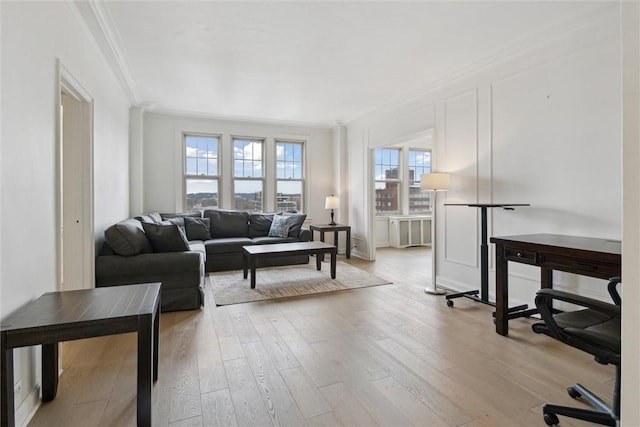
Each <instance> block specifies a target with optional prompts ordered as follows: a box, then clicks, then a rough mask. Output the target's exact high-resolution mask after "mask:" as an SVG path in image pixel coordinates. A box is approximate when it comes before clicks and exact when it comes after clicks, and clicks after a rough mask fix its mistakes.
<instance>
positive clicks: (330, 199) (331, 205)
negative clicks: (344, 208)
mask: <svg viewBox="0 0 640 427" xmlns="http://www.w3.org/2000/svg"><path fill="white" fill-rule="evenodd" d="M339 205H340V199H338V196H334V195H331V196H327V198H326V200H325V202H324V208H325V209H338V206H339Z"/></svg>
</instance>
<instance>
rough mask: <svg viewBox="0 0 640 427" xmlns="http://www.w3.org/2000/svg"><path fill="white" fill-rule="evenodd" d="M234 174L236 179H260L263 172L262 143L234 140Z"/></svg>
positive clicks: (258, 141)
mask: <svg viewBox="0 0 640 427" xmlns="http://www.w3.org/2000/svg"><path fill="white" fill-rule="evenodd" d="M233 158H234V159H236V160H235V161H234V168H233V173H234V176H236V177H251V178H258V177H262V176H263V172H262V141H260V140H247V139H234V140H233Z"/></svg>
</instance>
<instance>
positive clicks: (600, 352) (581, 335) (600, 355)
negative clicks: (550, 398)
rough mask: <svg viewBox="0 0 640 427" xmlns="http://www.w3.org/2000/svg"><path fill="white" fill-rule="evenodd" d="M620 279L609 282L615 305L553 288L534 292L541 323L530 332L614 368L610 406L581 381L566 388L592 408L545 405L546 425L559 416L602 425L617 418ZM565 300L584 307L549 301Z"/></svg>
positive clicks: (555, 422)
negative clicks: (556, 306)
mask: <svg viewBox="0 0 640 427" xmlns="http://www.w3.org/2000/svg"><path fill="white" fill-rule="evenodd" d="M618 283H620V278H619V277H615V278H612V279H611V280H610V281H609V286H608V289H609V294H610V295H611V298H612V299H613V301H614V303H615V304H610V303H606V302H603V301H599V300H595V299H592V298H587V297H583V296H580V295H575V294H570V293H568V292H563V291H559V290H556V289H541V290H539V291H538V293H537V295H536V299H535V301H536V306H537V307H538V310H539V311H540V315H541V316H542V320H543V321H544V323H536V324H534V325H533V331H534V332H536V333H541V334H546V335H549V336H550V337H552V338H555V339H557V340H559V341H562V342H563V343H566V344H568V345H570V346H572V347H575V348H577V349H580V350H582V351H585V352H587V353H590V354H592V355H594V356H595V360H596V362H598V363H602V364H603V365H606V364H612V365H615V367H616V382H615V386H614V390H613V407H610V406H608V405H607V404H606V403H605V402H603V401H602V400H601V399H600V398H598V397H597V396H596V395H595V394H593V393H592V392H590V391H589V390H587V389H586V388H585V387H583V386H582V385H580V384H575V385H573V386H571V387H569V388H568V389H567V393H569V396H571V397H572V398H574V399H577V398H580V397H581V398H582V399H584V400H585V401H587V402H588V403H589V404H591V406H592V407H593V408H594V409H593V410H587V409H579V408H571V407H567V406H558V405H552V404H546V405H544V407H543V409H542V413H543V416H544V421H545V423H547V425H550V426H552V425H556V424H558V423H559V420H558V415H564V416H567V417H570V418H577V419H580V420H584V421H589V422H594V423H598V424H603V425H609V426H615V425H616V423H617V421H618V420H619V419H620V360H621V355H620V341H621V340H620V309H621V299H620V295H619V293H618V291H617V289H616V286H617V285H618ZM553 300H558V301H565V302H568V303H572V304H576V305H579V306H581V307H584V308H583V309H581V310H578V311H567V312H557V311H556V310H554V309H553V308H552V301H553Z"/></svg>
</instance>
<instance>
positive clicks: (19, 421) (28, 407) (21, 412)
mask: <svg viewBox="0 0 640 427" xmlns="http://www.w3.org/2000/svg"><path fill="white" fill-rule="evenodd" d="M40 403H41V402H40V386H35V387H34V388H33V389H32V390H31V392H30V393H29V394H28V395H27V397H26V398H25V399H24V400H23V401H22V403H21V404H20V406H19V407H18V408H16V425H17V426H20V427H26V426H27V424H29V421H31V419H32V418H33V416H34V415H35V414H36V411H37V410H38V408H39V407H40Z"/></svg>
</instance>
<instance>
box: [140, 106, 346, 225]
mask: <svg viewBox="0 0 640 427" xmlns="http://www.w3.org/2000/svg"><path fill="white" fill-rule="evenodd" d="M189 132H195V133H205V134H214V135H221V137H222V138H221V141H222V142H221V144H222V147H230V144H231V137H232V136H242V137H256V138H263V139H265V140H266V141H273V140H274V139H276V138H288V139H294V140H305V141H307V142H306V145H305V157H306V167H307V170H306V180H307V188H308V190H307V195H306V202H305V206H306V207H307V208H306V209H305V213H307V218H308V219H311V220H313V221H315V222H328V218H329V214H328V213H327V211H326V210H325V209H324V200H325V197H326V196H327V195H329V194H331V193H332V192H335V191H336V190H335V188H334V187H333V181H334V161H333V159H334V154H333V152H334V144H333V132H332V130H331V129H329V128H327V129H318V128H312V127H304V126H288V125H277V124H268V123H258V122H245V121H236V120H222V119H214V118H196V117H186V116H180V115H175V114H173V115H172V114H161V113H153V112H149V113H146V114H145V116H144V132H143V134H144V148H143V152H144V155H143V161H142V166H141V167H142V168H143V174H142V175H143V177H144V178H143V184H142V187H143V193H144V197H143V198H144V210H145V211H147V212H149V211H160V212H175V211H180V210H181V209H182V197H183V196H182V191H183V190H182V173H183V165H182V161H183V160H182V159H183V153H182V151H183V141H182V134H183V133H189ZM227 151H228V152H227V153H225V154H227V155H228V156H230V155H231V150H230V148H229V149H228V150H227ZM268 159H269V154H267V157H266V160H268ZM222 166H223V167H222V169H221V173H222V174H223V178H225V179H226V183H227V187H225V188H222V189H221V190H223V200H222V203H221V206H220V207H221V208H227V209H228V208H230V206H231V201H232V198H233V194H232V192H231V187H230V185H231V183H232V178H231V174H232V172H233V171H232V168H231V167H229V166H230V164H229V165H228V166H227V167H226V168H225V167H224V164H223V165H222ZM273 205H274V203H273V201H271V200H265V211H273V210H274V206H273ZM132 214H138V212H132Z"/></svg>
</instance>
